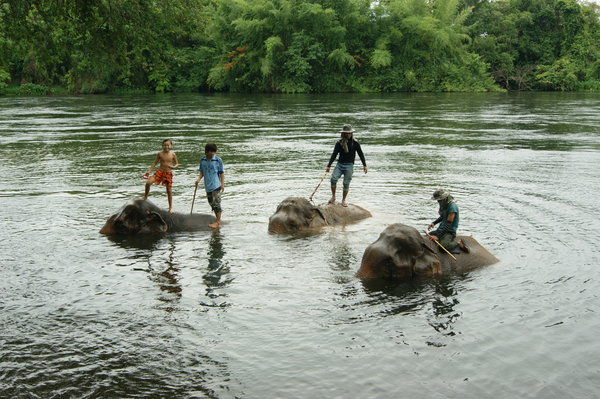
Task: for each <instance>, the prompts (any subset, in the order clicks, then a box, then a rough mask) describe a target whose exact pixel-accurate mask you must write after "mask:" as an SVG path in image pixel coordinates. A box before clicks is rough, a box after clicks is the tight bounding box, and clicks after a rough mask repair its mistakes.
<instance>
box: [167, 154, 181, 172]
mask: <svg viewBox="0 0 600 399" xmlns="http://www.w3.org/2000/svg"><path fill="white" fill-rule="evenodd" d="M172 154H173V159H172V160H171V165H170V166H169V167H170V168H171V169H177V168H178V167H179V161H178V160H177V154H175V153H174V152H173V153H172ZM173 163H175V165H173Z"/></svg>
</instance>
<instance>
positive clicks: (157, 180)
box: [142, 139, 179, 213]
mask: <svg viewBox="0 0 600 399" xmlns="http://www.w3.org/2000/svg"><path fill="white" fill-rule="evenodd" d="M172 149H173V141H172V140H171V139H164V140H163V142H162V151H161V152H159V153H158V154H156V158H155V159H154V162H152V165H150V169H148V171H147V172H146V174H145V175H143V176H142V177H143V178H144V179H148V180H147V181H146V188H145V190H144V196H143V197H142V198H144V199H148V194H150V187H152V185H153V184H162V185H163V186H165V188H166V190H167V199H168V200H169V213H173V194H172V188H173V169H177V168H178V167H179V161H177V155H176V154H175V152H174V151H171V150H172ZM156 164H158V169H157V170H156V172H155V173H154V174H153V175H152V176H150V172H152V170H153V169H154V167H155V166H156Z"/></svg>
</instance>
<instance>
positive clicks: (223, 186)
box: [219, 173, 225, 192]
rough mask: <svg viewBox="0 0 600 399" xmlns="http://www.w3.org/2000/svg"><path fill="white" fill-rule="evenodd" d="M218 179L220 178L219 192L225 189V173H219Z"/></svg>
mask: <svg viewBox="0 0 600 399" xmlns="http://www.w3.org/2000/svg"><path fill="white" fill-rule="evenodd" d="M219 180H221V192H223V191H225V173H220V174H219Z"/></svg>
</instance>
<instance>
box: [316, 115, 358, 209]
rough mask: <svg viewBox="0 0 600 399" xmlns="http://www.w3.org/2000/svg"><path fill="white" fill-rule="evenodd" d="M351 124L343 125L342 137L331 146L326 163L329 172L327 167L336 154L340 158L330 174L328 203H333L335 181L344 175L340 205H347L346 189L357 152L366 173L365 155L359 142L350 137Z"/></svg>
mask: <svg viewBox="0 0 600 399" xmlns="http://www.w3.org/2000/svg"><path fill="white" fill-rule="evenodd" d="M352 133H354V130H352V126H350V125H345V126H344V127H343V128H342V131H341V136H342V138H341V139H340V140H339V141H338V142H337V143H335V147H334V148H333V153H332V154H331V158H330V159H329V163H328V164H327V169H325V171H326V172H329V168H331V164H333V161H335V159H336V158H337V156H338V154H339V156H340V158H339V159H338V162H337V164H336V166H335V169H334V170H333V174H332V175H331V199H330V200H329V203H330V204H334V203H335V191H336V185H337V181H338V180H339V179H340V177H342V175H344V188H343V190H342V206H348V203H347V202H346V197H347V196H348V190H349V189H350V181H351V180H352V173H353V171H354V159H355V158H356V154H358V156H359V158H360V161H361V162H362V164H363V170H364V171H365V173H367V162H366V161H365V155H364V154H363V152H362V149H361V148H360V144H359V143H358V141H356V140H354V138H353V137H352Z"/></svg>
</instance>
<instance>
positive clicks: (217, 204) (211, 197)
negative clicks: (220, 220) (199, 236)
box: [206, 189, 222, 213]
mask: <svg viewBox="0 0 600 399" xmlns="http://www.w3.org/2000/svg"><path fill="white" fill-rule="evenodd" d="M206 199H207V200H208V203H209V205H210V207H211V208H212V210H213V211H214V212H215V213H219V212H222V209H221V189H218V190H215V191H211V192H210V193H206Z"/></svg>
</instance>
